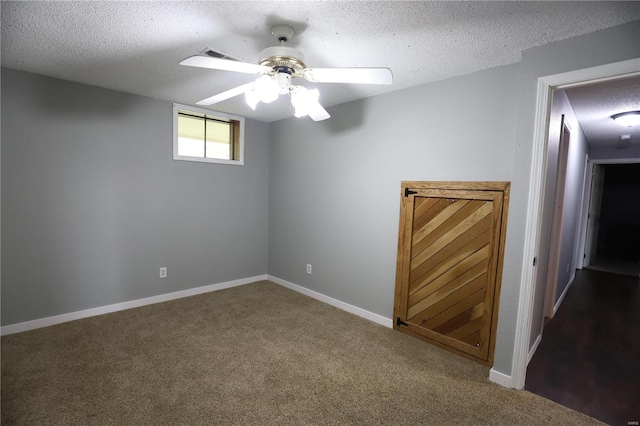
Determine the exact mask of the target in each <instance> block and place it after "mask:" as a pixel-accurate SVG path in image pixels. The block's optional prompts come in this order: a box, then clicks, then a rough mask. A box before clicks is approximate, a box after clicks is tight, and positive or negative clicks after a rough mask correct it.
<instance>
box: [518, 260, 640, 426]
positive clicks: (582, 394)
mask: <svg viewBox="0 0 640 426" xmlns="http://www.w3.org/2000/svg"><path fill="white" fill-rule="evenodd" d="M525 389H526V390H528V391H530V392H533V393H535V394H538V395H540V396H543V397H545V398H548V399H551V400H553V401H556V402H558V403H560V404H562V405H564V406H566V407H569V408H572V409H574V410H576V411H580V412H582V413H585V414H587V415H589V416H591V417H594V418H596V419H598V420H600V421H603V422H605V423H608V424H610V425H628V424H636V425H637V424H638V421H640V278H637V277H632V276H628V275H618V274H612V273H607V272H601V271H592V270H588V269H582V270H578V271H576V278H575V280H574V282H573V284H572V286H571V288H570V289H569V291H568V293H567V295H566V297H565V299H564V301H563V302H562V305H560V308H559V309H558V312H557V313H556V315H555V317H554V318H553V319H552V320H548V322H547V323H546V325H545V327H544V332H543V337H542V342H541V343H540V346H539V347H538V350H537V351H536V353H535V355H534V356H533V359H532V360H531V362H530V363H529V367H528V369H527V378H526V384H525Z"/></svg>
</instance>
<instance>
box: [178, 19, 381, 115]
mask: <svg viewBox="0 0 640 426" xmlns="http://www.w3.org/2000/svg"><path fill="white" fill-rule="evenodd" d="M271 34H273V36H274V37H275V39H276V40H277V41H279V42H280V45H279V46H274V47H268V48H266V49H264V50H263V51H262V52H260V54H259V60H258V63H257V64H251V63H248V62H242V61H236V60H232V59H224V58H220V57H214V56H204V55H196V56H191V57H189V58H187V59H185V60H183V61H182V62H180V65H187V66H191V67H200V68H210V69H216V70H224V71H235V72H241V73H245V74H254V75H260V76H261V77H258V79H256V80H255V81H252V82H251V83H247V84H243V85H242V86H238V87H235V88H233V89H231V90H227V91H226V92H222V93H219V94H217V95H214V96H211V97H209V98H206V99H203V100H201V101H199V102H196V104H198V105H213V104H215V103H218V102H222V101H224V100H227V99H229V98H232V97H234V96H238V95H241V94H244V95H245V97H246V100H247V103H248V104H249V106H251V108H252V109H255V108H256V105H257V104H258V103H259V102H264V103H270V102H273V101H274V100H276V99H277V98H278V96H280V95H289V96H290V97H291V104H292V105H293V107H294V109H295V116H296V117H304V116H305V115H308V116H309V117H310V118H311V119H312V120H314V121H321V120H326V119H327V118H329V117H330V116H329V113H328V112H327V110H325V109H324V107H323V106H322V105H320V102H318V97H319V92H318V89H312V90H310V89H307V88H306V87H305V86H296V85H294V84H292V83H291V80H292V78H303V79H305V80H307V81H310V82H313V83H357V84H392V83H393V74H392V73H391V70H390V69H389V68H307V66H306V65H305V63H304V55H303V54H302V52H300V51H299V50H297V49H294V48H292V47H289V46H285V43H286V42H287V41H288V40H290V39H291V37H292V36H293V34H294V31H293V28H291V27H290V26H288V25H276V26H274V27H272V28H271Z"/></svg>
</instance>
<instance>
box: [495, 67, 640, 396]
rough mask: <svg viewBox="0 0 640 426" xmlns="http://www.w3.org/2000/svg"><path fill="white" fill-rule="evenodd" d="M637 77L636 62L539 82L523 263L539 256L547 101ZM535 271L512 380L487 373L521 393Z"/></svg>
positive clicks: (526, 278)
mask: <svg viewBox="0 0 640 426" xmlns="http://www.w3.org/2000/svg"><path fill="white" fill-rule="evenodd" d="M638 75H640V70H638V58H635V59H632V60H627V61H622V62H617V63H612V64H607V65H602V66H597V67H593V68H587V69H581V70H577V71H571V72H567V73H562V74H556V75H551V76H547V77H541V78H539V79H538V89H537V100H536V113H535V121H534V122H535V126H534V134H533V139H534V141H533V147H534V149H533V155H532V163H531V164H532V174H531V182H530V189H529V212H528V214H527V217H526V224H525V227H526V229H527V233H526V235H525V241H524V250H523V259H535V258H536V256H537V252H538V239H539V235H540V222H541V219H542V215H541V212H542V209H541V207H542V206H541V204H542V203H541V201H542V193H543V186H544V185H543V184H544V176H543V172H544V167H545V156H546V149H547V140H546V139H547V134H548V132H547V126H548V121H547V117H549V111H550V97H551V93H552V91H553V90H554V89H558V88H566V87H572V86H578V85H581V84H588V83H590V82H595V81H607V80H613V79H619V78H627V77H632V76H638ZM537 273H538V269H537V268H536V262H535V260H534V262H528V261H524V262H523V265H522V278H521V289H520V295H521V296H520V300H519V306H518V321H517V324H516V333H515V342H514V354H513V360H512V365H513V367H512V371H511V376H505V375H504V374H502V373H500V372H498V371H494V370H493V369H492V370H491V372H490V379H492V380H493V381H496V382H498V383H502V384H505V385H507V386H510V387H513V388H516V389H523V388H524V384H525V378H526V371H527V364H528V362H529V360H530V354H531V352H532V351H535V348H536V347H537V344H539V342H540V339H536V338H535V337H533V338H532V330H533V328H534V327H537V326H538V324H536V320H535V319H534V317H536V316H538V318H539V312H536V309H539V311H542V309H543V306H541V305H539V306H536V300H537V298H536V285H535V284H536V276H537Z"/></svg>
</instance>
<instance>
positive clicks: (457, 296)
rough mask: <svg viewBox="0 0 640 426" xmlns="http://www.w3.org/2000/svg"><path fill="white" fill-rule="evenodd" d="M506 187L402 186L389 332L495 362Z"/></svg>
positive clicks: (471, 184)
mask: <svg viewBox="0 0 640 426" xmlns="http://www.w3.org/2000/svg"><path fill="white" fill-rule="evenodd" d="M509 186H510V185H509V183H508V182H402V187H401V190H402V193H401V198H400V199H401V210H400V231H399V242H398V265H397V274H396V291H395V304H394V328H395V329H396V330H399V331H402V332H404V333H407V334H410V335H412V336H414V337H417V338H419V339H422V340H425V341H427V342H430V343H433V344H435V345H437V346H439V347H442V348H445V349H447V350H450V351H452V352H454V353H457V354H459V355H463V356H465V357H467V358H471V359H473V360H475V361H477V362H480V363H482V364H485V365H489V366H491V365H493V353H494V348H495V331H496V325H497V319H498V306H499V297H500V282H501V276H502V260H503V253H504V239H505V233H506V224H507V206H508V200H509Z"/></svg>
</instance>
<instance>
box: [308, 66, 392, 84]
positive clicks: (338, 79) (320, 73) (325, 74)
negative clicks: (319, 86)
mask: <svg viewBox="0 0 640 426" xmlns="http://www.w3.org/2000/svg"><path fill="white" fill-rule="evenodd" d="M302 77H303V78H304V79H306V80H309V81H311V82H314V83H360V84H392V83H393V74H392V73H391V70H390V69H389V68H305V69H304V71H303V72H302Z"/></svg>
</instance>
